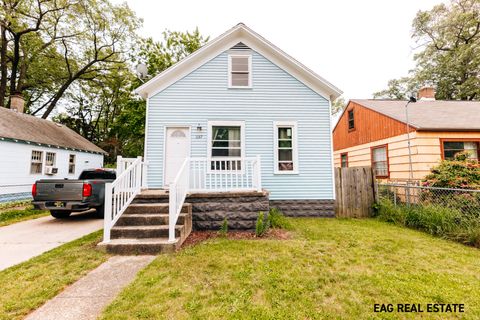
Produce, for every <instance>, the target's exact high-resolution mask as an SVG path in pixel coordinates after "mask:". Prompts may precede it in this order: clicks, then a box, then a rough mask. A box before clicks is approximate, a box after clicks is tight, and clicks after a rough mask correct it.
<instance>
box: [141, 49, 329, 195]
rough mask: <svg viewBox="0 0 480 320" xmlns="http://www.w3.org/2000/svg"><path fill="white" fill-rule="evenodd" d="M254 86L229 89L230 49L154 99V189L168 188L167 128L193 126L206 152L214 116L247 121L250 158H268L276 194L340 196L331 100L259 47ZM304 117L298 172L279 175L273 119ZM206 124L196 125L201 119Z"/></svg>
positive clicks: (195, 146) (266, 175) (267, 172)
mask: <svg viewBox="0 0 480 320" xmlns="http://www.w3.org/2000/svg"><path fill="white" fill-rule="evenodd" d="M252 72H253V73H252V80H253V86H252V88H251V89H229V88H228V86H227V82H228V54H227V53H226V52H224V53H222V54H220V55H218V56H217V57H215V58H214V59H212V60H211V61H209V62H207V63H206V64H204V65H203V66H201V67H200V68H198V69H197V70H195V71H193V72H192V73H190V74H189V75H187V76H186V77H184V78H183V79H181V80H179V81H177V82H176V83H174V84H173V85H171V86H170V87H168V88H166V89H165V90H163V91H162V92H160V93H158V94H156V95H154V96H153V97H151V98H150V100H149V114H148V127H147V130H148V133H147V139H148V140H147V158H148V160H149V162H150V166H149V176H148V183H149V187H162V183H163V168H162V166H163V143H164V128H165V127H164V126H165V125H169V124H175V125H179V124H182V125H186V126H191V133H192V139H191V143H192V146H191V155H192V156H194V157H195V156H197V157H205V156H207V128H208V126H207V122H208V121H213V120H236V121H239V120H243V121H245V149H246V156H248V157H251V156H256V155H257V154H259V155H261V157H262V185H263V187H264V188H265V189H267V190H269V191H270V198H271V199H333V197H334V191H333V189H334V187H333V185H332V181H333V179H332V174H333V172H332V166H331V157H332V154H331V149H330V141H331V134H330V125H329V124H330V114H329V106H328V100H326V99H325V98H323V97H322V96H320V95H318V94H317V93H315V92H314V91H312V90H311V89H310V88H308V87H307V86H305V85H304V84H303V83H301V82H300V81H298V80H297V79H295V78H294V77H292V76H291V75H290V74H288V73H287V72H285V71H284V70H282V69H280V68H279V67H278V66H276V65H275V64H273V63H272V62H270V61H269V60H267V59H266V58H265V57H263V56H262V55H260V54H258V53H256V52H253V56H252ZM279 120H280V121H282V120H283V121H297V125H298V129H297V130H298V159H299V166H298V171H299V173H298V174H296V175H275V174H274V173H273V172H274V163H273V162H274V154H273V150H274V147H273V143H274V142H273V137H274V132H273V122H274V121H279ZM198 124H200V125H201V126H202V128H203V130H202V131H201V132H198V131H197V125H198Z"/></svg>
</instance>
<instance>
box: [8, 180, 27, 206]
mask: <svg viewBox="0 0 480 320" xmlns="http://www.w3.org/2000/svg"><path fill="white" fill-rule="evenodd" d="M26 200H32V184H10V185H0V204H6V203H9V202H18V201H26Z"/></svg>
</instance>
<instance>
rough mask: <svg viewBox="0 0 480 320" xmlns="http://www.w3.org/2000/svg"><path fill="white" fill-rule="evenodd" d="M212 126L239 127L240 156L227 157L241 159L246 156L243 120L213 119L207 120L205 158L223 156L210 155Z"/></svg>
mask: <svg viewBox="0 0 480 320" xmlns="http://www.w3.org/2000/svg"><path fill="white" fill-rule="evenodd" d="M213 126H229V127H240V139H241V140H240V157H228V158H230V160H235V159H237V158H238V159H239V160H240V159H242V158H245V157H246V154H245V121H231V120H225V121H223V120H214V121H208V124H207V159H209V160H211V159H216V158H224V157H212V133H213V132H212V127H213Z"/></svg>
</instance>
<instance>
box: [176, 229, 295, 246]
mask: <svg viewBox="0 0 480 320" xmlns="http://www.w3.org/2000/svg"><path fill="white" fill-rule="evenodd" d="M221 237H222V236H221V235H220V234H219V233H218V231H192V232H191V233H190V235H189V236H188V238H187V239H186V240H185V242H183V244H182V248H184V247H191V246H194V245H197V244H199V243H201V242H204V241H207V240H209V239H216V238H221ZM291 237H292V235H291V232H289V231H287V230H283V229H270V230H268V231H267V233H266V234H265V235H264V236H263V237H257V236H256V235H255V232H252V231H229V232H228V233H227V236H226V238H227V239H229V240H262V239H277V240H288V239H290V238H291Z"/></svg>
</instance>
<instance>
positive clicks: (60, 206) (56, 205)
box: [53, 201, 65, 208]
mask: <svg viewBox="0 0 480 320" xmlns="http://www.w3.org/2000/svg"><path fill="white" fill-rule="evenodd" d="M53 205H54V206H55V207H57V208H63V207H65V202H62V201H57V202H55V203H54V204H53Z"/></svg>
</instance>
